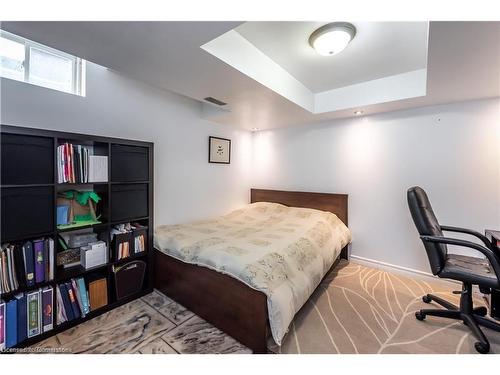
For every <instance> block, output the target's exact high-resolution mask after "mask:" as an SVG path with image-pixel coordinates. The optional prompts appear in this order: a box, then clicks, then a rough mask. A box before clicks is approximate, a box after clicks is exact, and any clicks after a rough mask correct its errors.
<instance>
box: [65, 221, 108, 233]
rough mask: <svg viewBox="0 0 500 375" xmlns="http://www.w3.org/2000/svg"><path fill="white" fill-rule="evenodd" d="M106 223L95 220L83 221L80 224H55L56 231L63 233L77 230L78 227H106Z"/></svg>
mask: <svg viewBox="0 0 500 375" xmlns="http://www.w3.org/2000/svg"><path fill="white" fill-rule="evenodd" d="M107 225H108V224H106V223H101V222H95V223H89V224H87V223H85V224H81V225H77V224H74V225H69V226H60V225H58V226H57V232H58V233H65V232H71V231H74V230H79V229H88V228H105V227H107Z"/></svg>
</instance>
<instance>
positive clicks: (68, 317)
mask: <svg viewBox="0 0 500 375" xmlns="http://www.w3.org/2000/svg"><path fill="white" fill-rule="evenodd" d="M56 296H57V324H61V323H64V322H69V321H72V320H74V319H78V318H80V317H82V318H83V317H85V316H86V315H87V314H88V313H89V312H90V303H89V295H88V292H87V287H86V285H85V280H84V279H83V278H82V277H80V278H77V279H71V280H70V281H67V282H65V283H61V284H59V285H58V286H57V291H56Z"/></svg>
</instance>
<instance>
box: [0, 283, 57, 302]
mask: <svg viewBox="0 0 500 375" xmlns="http://www.w3.org/2000/svg"><path fill="white" fill-rule="evenodd" d="M55 282H56V281H55V280H51V281H44V282H43V283H38V284H35V285H33V286H27V287H23V288H18V289H16V290H14V291H12V292H9V293H4V294H1V295H0V298H1V299H4V298H11V297H14V296H15V295H16V294H19V293H26V292H31V291H32V290H37V289H40V288H45V287H46V286H49V285H53V284H54V283H55Z"/></svg>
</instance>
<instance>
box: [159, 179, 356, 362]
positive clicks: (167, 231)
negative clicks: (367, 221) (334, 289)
mask: <svg viewBox="0 0 500 375" xmlns="http://www.w3.org/2000/svg"><path fill="white" fill-rule="evenodd" d="M350 241H351V234H350V231H349V229H348V228H347V195H344V194H326V193H308V192H288V191H277V190H261V189H252V190H251V204H249V205H248V206H246V207H243V208H241V209H238V210H235V211H233V212H231V213H229V214H227V215H224V216H221V217H218V218H214V219H211V220H204V221H197V222H194V223H190V224H183V225H168V226H159V227H157V228H156V229H155V262H154V264H155V287H156V288H157V289H158V290H160V291H162V292H163V293H165V294H166V295H168V296H169V297H171V298H173V299H174V300H176V301H177V302H179V303H180V304H182V305H184V306H185V307H186V308H188V309H190V310H191V311H193V312H194V313H196V314H198V315H199V316H201V317H202V318H204V319H205V320H207V321H209V322H210V323H212V324H213V325H215V326H216V327H218V328H219V329H221V330H222V331H224V332H226V333H227V334H229V335H230V336H232V337H234V338H235V339H236V340H238V341H240V342H241V343H242V344H244V345H246V346H248V347H249V348H250V349H252V350H253V351H254V352H255V353H265V352H267V343H268V339H272V340H273V341H274V342H275V343H276V344H278V345H280V344H281V341H282V339H283V337H284V335H285V333H286V331H287V329H288V326H289V324H290V323H291V321H292V319H293V317H294V315H295V314H296V313H297V311H298V310H299V309H300V308H301V307H302V305H303V304H304V303H305V302H306V301H307V299H308V298H309V297H310V295H311V294H312V293H313V291H314V289H315V288H316V287H317V286H318V285H319V283H320V282H321V279H322V278H323V277H324V275H325V274H326V273H327V272H328V270H329V269H330V268H331V267H333V266H334V265H335V264H336V262H337V261H338V259H339V258H346V259H347V245H348V243H349V242H350Z"/></svg>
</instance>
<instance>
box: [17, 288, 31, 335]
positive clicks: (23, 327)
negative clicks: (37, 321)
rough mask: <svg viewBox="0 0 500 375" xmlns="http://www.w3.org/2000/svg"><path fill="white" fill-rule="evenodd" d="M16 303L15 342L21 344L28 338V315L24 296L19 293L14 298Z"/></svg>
mask: <svg viewBox="0 0 500 375" xmlns="http://www.w3.org/2000/svg"><path fill="white" fill-rule="evenodd" d="M14 298H15V299H16V301H17V341H18V342H23V341H24V340H26V338H27V337H28V314H27V310H28V308H27V305H26V295H25V294H23V293H21V294H17V295H15V296H14Z"/></svg>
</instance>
